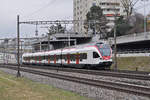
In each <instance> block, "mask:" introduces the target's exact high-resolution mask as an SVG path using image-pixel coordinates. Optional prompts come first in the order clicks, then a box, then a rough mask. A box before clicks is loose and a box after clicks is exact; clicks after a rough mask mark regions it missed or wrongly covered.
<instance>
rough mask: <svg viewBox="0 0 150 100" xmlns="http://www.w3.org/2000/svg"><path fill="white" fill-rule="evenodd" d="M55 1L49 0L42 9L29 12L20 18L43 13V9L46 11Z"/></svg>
mask: <svg viewBox="0 0 150 100" xmlns="http://www.w3.org/2000/svg"><path fill="white" fill-rule="evenodd" d="M56 1H57V0H50V1H49V2H48V3H47V4H46V5H44V6H43V7H41V8H39V9H37V10H35V11H34V12H31V13H29V14H27V15H25V16H22V17H30V16H33V15H35V14H37V13H39V12H41V11H43V10H44V9H46V8H47V7H49V6H50V5H52V4H54V3H55V2H56Z"/></svg>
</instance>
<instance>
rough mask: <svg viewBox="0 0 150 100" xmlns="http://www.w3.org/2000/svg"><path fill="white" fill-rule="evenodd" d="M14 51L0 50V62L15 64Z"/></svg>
mask: <svg viewBox="0 0 150 100" xmlns="http://www.w3.org/2000/svg"><path fill="white" fill-rule="evenodd" d="M16 57H17V56H16V54H15V53H8V52H1V53H0V64H17V60H16Z"/></svg>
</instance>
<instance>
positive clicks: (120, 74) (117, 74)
mask: <svg viewBox="0 0 150 100" xmlns="http://www.w3.org/2000/svg"><path fill="white" fill-rule="evenodd" d="M14 66H15V65H14ZM22 67H30V68H37V69H49V70H59V71H64V72H73V73H81V74H89V75H99V76H108V77H117V78H127V79H136V80H144V81H150V75H148V74H140V73H132V71H131V72H127V71H125V72H124V71H97V70H85V69H74V68H60V67H50V66H48V67H47V66H36V65H34V66H33V65H22Z"/></svg>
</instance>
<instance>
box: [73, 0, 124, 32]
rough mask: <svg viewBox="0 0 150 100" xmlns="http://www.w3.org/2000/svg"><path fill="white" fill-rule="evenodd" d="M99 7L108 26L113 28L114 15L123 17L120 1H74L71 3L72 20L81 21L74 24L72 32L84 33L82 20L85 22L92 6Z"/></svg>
mask: <svg viewBox="0 0 150 100" xmlns="http://www.w3.org/2000/svg"><path fill="white" fill-rule="evenodd" d="M94 5H96V6H100V7H101V9H102V10H103V14H104V15H105V16H106V18H107V20H108V21H109V22H108V24H107V25H108V26H109V27H110V29H111V28H113V26H114V20H115V17H114V15H115V14H117V15H118V16H120V15H125V12H124V9H123V6H122V4H121V0H74V2H73V6H74V7H73V12H74V15H73V19H74V20H81V21H80V22H78V23H74V31H75V32H78V33H83V34H84V33H85V29H84V23H83V22H82V21H83V20H86V14H87V13H88V11H90V8H91V7H92V6H94Z"/></svg>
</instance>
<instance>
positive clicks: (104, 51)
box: [97, 44, 111, 56]
mask: <svg viewBox="0 0 150 100" xmlns="http://www.w3.org/2000/svg"><path fill="white" fill-rule="evenodd" d="M97 46H98V49H99V51H100V53H101V55H102V56H110V55H111V48H110V46H109V45H107V44H98V45H97Z"/></svg>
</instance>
